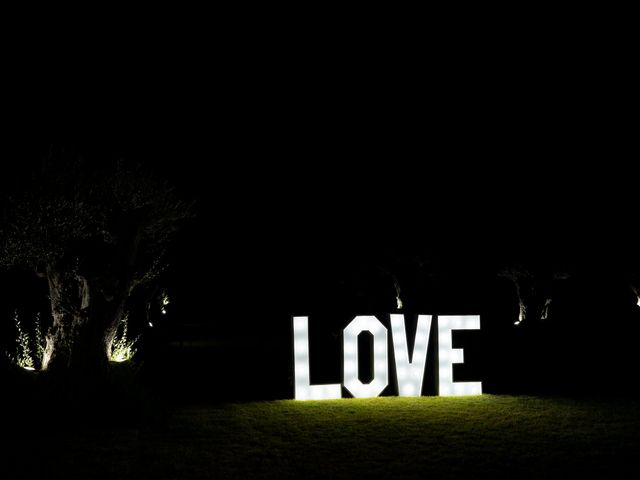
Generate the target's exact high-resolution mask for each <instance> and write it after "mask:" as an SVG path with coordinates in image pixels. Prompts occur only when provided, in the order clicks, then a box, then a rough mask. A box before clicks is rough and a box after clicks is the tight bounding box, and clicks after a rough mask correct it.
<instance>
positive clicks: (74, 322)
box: [42, 269, 126, 374]
mask: <svg viewBox="0 0 640 480" xmlns="http://www.w3.org/2000/svg"><path fill="white" fill-rule="evenodd" d="M47 277H48V281H49V295H50V299H51V313H52V319H53V322H52V326H51V328H50V329H49V330H48V332H47V335H46V347H45V352H44V358H43V362H42V363H43V365H42V367H43V370H48V371H67V372H69V373H78V374H81V373H88V374H91V373H99V372H101V371H104V370H106V367H107V365H108V361H109V353H110V352H109V349H110V345H111V342H112V340H113V337H114V335H115V332H116V329H117V327H118V324H119V322H120V320H121V318H122V314H123V310H124V308H123V307H124V300H126V298H124V296H123V295H118V298H115V297H114V298H110V299H108V298H105V296H104V294H103V293H102V292H100V291H98V290H99V289H98V288H96V287H95V286H91V285H90V283H89V282H88V281H87V279H86V278H84V277H82V276H80V275H77V274H74V273H68V272H64V273H63V272H61V271H57V270H53V269H50V270H49V271H48V273H47Z"/></svg>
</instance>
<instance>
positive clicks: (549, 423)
mask: <svg viewBox="0 0 640 480" xmlns="http://www.w3.org/2000/svg"><path fill="white" fill-rule="evenodd" d="M637 407H638V404H637V402H635V401H632V400H569V399H553V398H541V397H526V396H520V397H513V396H494V395H483V396H475V397H458V398H445V397H417V398H397V397H386V398H374V399H342V400H329V401H310V402H297V401H274V402H254V403H245V404H229V405H221V406H210V407H197V408H195V407H192V408H186V409H182V410H179V411H177V412H175V414H174V415H172V416H171V417H170V418H166V419H165V420H164V421H163V422H161V423H159V424H154V425H148V426H144V427H142V426H140V427H136V428H129V429H125V428H122V429H115V428H112V429H107V430H101V431H95V432H91V433H86V432H85V433H84V434H79V435H77V436H69V437H67V438H65V440H64V441H60V440H58V441H56V442H51V441H47V442H40V443H41V444H44V445H52V444H55V445H57V446H58V449H59V451H58V452H57V453H56V454H55V455H53V456H52V458H51V459H49V460H50V461H51V462H52V463H50V464H49V465H51V468H55V469H56V471H57V472H58V473H64V475H65V477H64V478H94V477H95V472H102V473H103V474H105V475H106V476H105V478H110V477H109V476H116V477H118V478H181V479H189V478H273V479H282V478H372V477H375V478H380V477H383V478H394V479H405V478H460V477H461V476H466V477H467V478H496V477H499V478H543V477H548V476H549V475H551V476H552V477H555V476H558V477H567V478H573V477H575V476H576V475H587V474H589V476H593V475H596V476H597V477H599V478H611V477H612V476H616V475H619V474H621V473H622V472H623V471H624V469H626V468H637V467H638V466H639V465H638V463H639V462H638V455H637V453H636V452H637V451H638V449H639V448H640V436H639V435H638V433H637V432H638V431H640V409H638V408H637ZM49 454H50V453H49Z"/></svg>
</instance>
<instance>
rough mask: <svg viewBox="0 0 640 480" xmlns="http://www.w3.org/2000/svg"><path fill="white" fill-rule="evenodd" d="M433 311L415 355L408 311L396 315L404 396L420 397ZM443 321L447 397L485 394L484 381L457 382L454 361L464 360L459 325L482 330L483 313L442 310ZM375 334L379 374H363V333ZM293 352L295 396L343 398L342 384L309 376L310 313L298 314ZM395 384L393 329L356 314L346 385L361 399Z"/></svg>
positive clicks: (441, 381) (421, 327)
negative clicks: (455, 340)
mask: <svg viewBox="0 0 640 480" xmlns="http://www.w3.org/2000/svg"><path fill="white" fill-rule="evenodd" d="M431 321H432V316H431V315H419V316H418V326H417V329H416V337H415V341H414V348H413V354H412V355H411V354H410V353H409V347H408V343H409V342H408V341H407V334H406V329H405V322H404V315H398V314H392V315H391V336H392V340H393V350H394V358H395V368H396V378H397V380H398V385H397V387H398V395H400V396H401V397H411V396H420V395H421V393H422V380H423V378H424V371H425V366H426V363H427V348H428V345H429V332H430V331H431ZM437 323H438V328H437V331H438V338H437V340H438V342H437V343H438V394H439V395H443V396H459V395H479V394H481V393H482V383H481V382H454V381H453V364H454V363H463V362H464V356H463V351H462V349H461V348H453V346H452V341H451V332H452V331H453V330H479V329H480V316H478V315H440V316H438V319H437ZM362 332H369V333H370V334H371V335H372V336H373V379H372V380H371V381H370V382H369V383H363V382H362V381H361V380H360V379H359V378H358V335H360V334H361V333H362ZM293 355H294V363H295V366H294V367H295V386H294V390H295V399H296V400H325V399H330V398H341V397H342V387H341V385H340V384H339V383H335V384H327V385H311V380H310V378H309V317H293ZM388 384H389V360H388V341H387V328H386V327H385V326H384V325H383V324H382V323H381V322H380V320H378V319H377V318H376V317H374V316H372V315H359V316H357V317H355V318H354V319H353V320H352V321H351V323H349V325H347V327H346V328H345V329H344V332H343V385H344V387H345V388H346V389H347V390H348V391H349V393H351V395H353V396H354V397H355V398H365V397H377V396H378V395H380V394H381V393H382V391H383V390H384V389H385V388H386V387H387V385H388Z"/></svg>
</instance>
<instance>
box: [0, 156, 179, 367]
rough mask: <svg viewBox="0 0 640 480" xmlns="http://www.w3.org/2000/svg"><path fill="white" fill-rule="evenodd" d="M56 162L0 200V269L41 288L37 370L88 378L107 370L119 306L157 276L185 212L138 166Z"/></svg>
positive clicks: (49, 162) (171, 193) (122, 307)
mask: <svg viewBox="0 0 640 480" xmlns="http://www.w3.org/2000/svg"><path fill="white" fill-rule="evenodd" d="M54 157H55V156H54ZM58 157H59V158H51V157H50V158H49V159H48V160H47V161H45V162H44V163H43V164H42V165H41V166H40V167H39V169H38V171H36V172H33V174H32V175H31V180H30V181H29V182H26V183H24V184H23V185H22V186H21V187H20V188H18V189H16V191H14V192H13V193H12V194H11V195H10V197H9V198H8V199H7V201H6V208H5V212H4V217H5V218H4V222H3V223H4V226H2V229H1V232H0V235H1V241H0V262H1V263H2V264H4V265H5V266H20V265H21V266H27V267H30V268H31V269H33V271H34V272H35V273H36V274H37V275H39V276H40V277H43V278H45V279H46V281H47V283H48V290H49V298H50V304H51V315H52V318H51V322H50V323H51V327H50V328H49V329H48V331H47V332H46V347H45V352H44V358H43V370H49V371H66V372H96V371H99V370H103V369H104V368H105V367H106V366H107V365H108V361H109V356H110V346H111V343H112V341H113V338H114V336H115V334H116V330H117V328H118V325H119V323H120V321H121V319H122V318H123V315H124V312H125V304H126V302H127V299H128V298H129V296H130V295H131V293H132V292H133V291H134V289H136V287H138V286H140V285H141V284H144V283H146V282H150V281H152V280H153V279H154V278H155V277H156V276H157V275H158V274H159V273H160V271H161V270H162V269H163V258H164V256H165V253H166V251H167V246H168V245H169V242H170V240H171V239H172V237H173V236H174V234H175V232H176V231H177V229H178V226H179V225H180V223H181V221H182V220H184V219H185V218H187V217H188V216H189V215H190V214H189V211H190V206H189V205H188V204H187V203H185V202H184V201H182V200H180V199H179V198H178V196H177V195H176V193H175V190H174V189H173V188H171V187H170V186H169V185H168V184H167V183H166V182H165V181H162V180H160V179H159V178H158V177H156V176H154V175H153V174H152V173H150V172H149V171H146V170H144V169H143V168H141V167H140V166H129V165H126V164H125V162H123V161H122V160H117V161H106V162H104V161H103V162H91V159H90V158H89V159H86V158H85V159H82V158H81V157H79V156H77V155H75V154H74V155H71V156H69V155H58Z"/></svg>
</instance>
